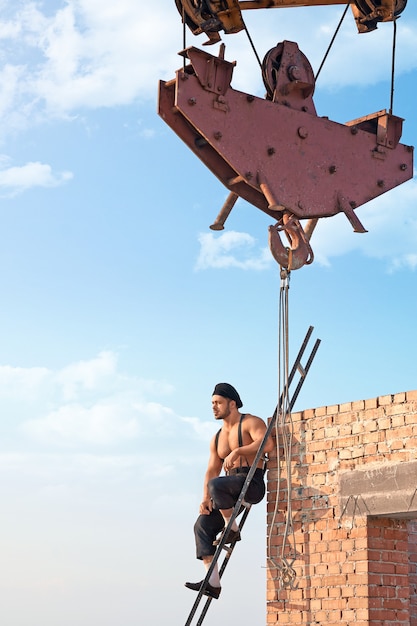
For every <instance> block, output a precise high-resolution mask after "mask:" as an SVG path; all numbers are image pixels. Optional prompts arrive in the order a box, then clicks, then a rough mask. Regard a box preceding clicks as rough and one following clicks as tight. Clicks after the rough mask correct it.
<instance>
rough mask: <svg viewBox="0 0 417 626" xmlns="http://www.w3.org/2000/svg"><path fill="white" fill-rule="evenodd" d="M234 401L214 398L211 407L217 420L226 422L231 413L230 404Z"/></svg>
mask: <svg viewBox="0 0 417 626" xmlns="http://www.w3.org/2000/svg"><path fill="white" fill-rule="evenodd" d="M231 402H232V401H231V400H229V399H228V398H223V396H212V398H211V406H212V409H213V414H214V417H215V418H216V420H224V419H225V418H226V417H229V415H230V413H231V409H230V403H231Z"/></svg>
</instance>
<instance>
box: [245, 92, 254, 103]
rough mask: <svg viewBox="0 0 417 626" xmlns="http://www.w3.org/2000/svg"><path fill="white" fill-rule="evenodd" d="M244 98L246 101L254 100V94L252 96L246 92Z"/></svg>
mask: <svg viewBox="0 0 417 626" xmlns="http://www.w3.org/2000/svg"><path fill="white" fill-rule="evenodd" d="M246 100H247V101H248V102H253V101H254V100H255V96H252V95H251V94H248V95H247V96H246Z"/></svg>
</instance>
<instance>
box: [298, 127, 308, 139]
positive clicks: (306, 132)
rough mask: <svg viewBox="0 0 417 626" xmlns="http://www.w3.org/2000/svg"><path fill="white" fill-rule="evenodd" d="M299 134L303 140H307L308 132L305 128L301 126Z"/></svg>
mask: <svg viewBox="0 0 417 626" xmlns="http://www.w3.org/2000/svg"><path fill="white" fill-rule="evenodd" d="M297 132H298V135H299V137H301V139H306V138H307V137H308V130H307V128H306V127H305V126H300V128H299V129H298V131H297Z"/></svg>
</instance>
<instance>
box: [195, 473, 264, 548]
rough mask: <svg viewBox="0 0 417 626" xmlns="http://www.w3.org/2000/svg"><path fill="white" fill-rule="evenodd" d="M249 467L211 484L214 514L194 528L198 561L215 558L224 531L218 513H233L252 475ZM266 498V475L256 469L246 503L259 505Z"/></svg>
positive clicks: (220, 515)
mask: <svg viewBox="0 0 417 626" xmlns="http://www.w3.org/2000/svg"><path fill="white" fill-rule="evenodd" d="M249 469H250V468H249V467H242V468H239V473H237V474H231V475H229V476H218V477H217V478H212V479H211V480H210V481H209V484H208V489H209V493H210V497H211V499H212V501H213V510H212V511H211V513H210V514H209V515H199V516H198V518H197V521H196V523H195V524H194V536H195V545H196V556H197V559H202V558H203V557H204V556H212V555H213V554H214V553H215V552H216V546H213V541H214V540H215V539H216V536H217V535H218V533H219V532H220V531H221V530H223V528H224V519H223V516H222V514H221V513H220V511H219V509H231V508H233V507H234V506H235V504H236V502H237V500H238V498H239V496H240V492H241V491H242V487H243V485H244V483H245V480H246V475H247V473H248V472H249ZM264 495H265V481H264V472H263V470H262V469H256V470H255V474H254V475H253V478H252V480H251V483H250V485H249V487H248V490H247V491H246V494H245V502H249V503H250V504H257V503H258V502H260V501H261V500H262V498H263V497H264Z"/></svg>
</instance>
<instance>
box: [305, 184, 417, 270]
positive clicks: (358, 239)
mask: <svg viewBox="0 0 417 626" xmlns="http://www.w3.org/2000/svg"><path fill="white" fill-rule="evenodd" d="M357 214H358V217H359V218H360V220H361V222H362V223H363V225H364V226H365V228H366V229H367V230H368V232H367V233H364V234H358V233H354V232H353V231H352V227H351V225H350V223H349V222H348V221H347V219H346V217H345V216H344V215H342V214H339V215H337V216H335V217H331V218H328V219H323V220H320V221H319V223H318V225H317V228H316V230H315V231H314V233H313V236H312V238H311V245H312V248H313V251H314V256H315V261H316V262H317V263H321V264H322V265H330V260H331V258H332V257H338V256H342V255H345V254H349V253H351V252H355V251H356V252H360V253H361V254H364V255H365V256H368V257H370V258H375V259H380V260H384V261H386V263H387V268H388V270H389V271H392V272H393V271H397V270H399V269H404V268H408V269H411V270H414V269H415V268H416V266H417V263H416V258H417V179H416V178H414V179H413V180H411V181H408V182H407V183H404V184H403V185H400V186H399V187H396V188H395V189H393V190H391V191H390V192H388V193H386V194H384V195H382V196H380V197H379V198H376V199H375V200H372V201H371V202H368V203H367V204H365V205H364V206H363V207H359V209H358V210H357Z"/></svg>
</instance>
